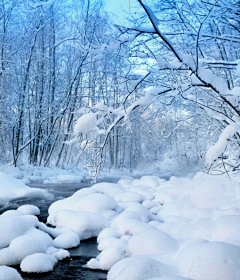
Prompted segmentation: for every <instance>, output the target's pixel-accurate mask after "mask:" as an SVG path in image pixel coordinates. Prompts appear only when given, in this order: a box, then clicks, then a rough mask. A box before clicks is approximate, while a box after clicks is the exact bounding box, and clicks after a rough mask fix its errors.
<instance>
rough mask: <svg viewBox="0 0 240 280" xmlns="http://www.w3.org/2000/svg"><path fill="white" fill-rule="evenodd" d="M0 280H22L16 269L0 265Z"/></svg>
mask: <svg viewBox="0 0 240 280" xmlns="http://www.w3.org/2000/svg"><path fill="white" fill-rule="evenodd" d="M0 276H1V280H22V277H21V275H20V274H19V273H18V272H17V270H16V269H14V268H12V267H8V266H5V265H0Z"/></svg>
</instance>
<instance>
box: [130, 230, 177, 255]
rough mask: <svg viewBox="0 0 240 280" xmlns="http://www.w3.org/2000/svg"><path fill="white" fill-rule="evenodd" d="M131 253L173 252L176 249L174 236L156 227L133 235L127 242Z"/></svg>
mask: <svg viewBox="0 0 240 280" xmlns="http://www.w3.org/2000/svg"><path fill="white" fill-rule="evenodd" d="M128 246H129V251H130V252H131V255H133V256H138V255H152V254H173V253H176V251H177V249H178V244H177V242H176V240H175V239H174V238H172V237H171V236H170V235H168V234H167V233H164V232H162V231H159V230H157V229H149V230H145V231H142V232H140V233H138V234H135V235H133V236H132V237H131V238H130V239H129V242H128Z"/></svg>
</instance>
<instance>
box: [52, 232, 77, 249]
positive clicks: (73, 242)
mask: <svg viewBox="0 0 240 280" xmlns="http://www.w3.org/2000/svg"><path fill="white" fill-rule="evenodd" d="M79 244H80V237H79V235H78V234H77V233H75V232H73V231H69V232H66V233H63V234H61V235H59V236H58V237H56V238H55V239H54V246H55V247H57V248H64V249H69V248H73V247H76V246H78V245H79Z"/></svg>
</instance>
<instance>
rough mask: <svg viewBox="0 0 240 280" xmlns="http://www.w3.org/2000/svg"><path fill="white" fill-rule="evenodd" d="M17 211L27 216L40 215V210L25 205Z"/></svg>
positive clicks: (33, 206)
mask: <svg viewBox="0 0 240 280" xmlns="http://www.w3.org/2000/svg"><path fill="white" fill-rule="evenodd" d="M17 210H18V211H20V212H22V213H24V214H26V215H35V216H38V215H40V210H39V208H38V207H37V206H35V205H23V206H20V207H18V209H17Z"/></svg>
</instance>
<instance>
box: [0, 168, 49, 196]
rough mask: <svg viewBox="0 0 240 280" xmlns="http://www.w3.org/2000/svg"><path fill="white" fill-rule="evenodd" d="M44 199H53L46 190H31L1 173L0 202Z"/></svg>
mask: <svg viewBox="0 0 240 280" xmlns="http://www.w3.org/2000/svg"><path fill="white" fill-rule="evenodd" d="M26 196H27V197H43V198H46V199H53V195H52V194H50V193H48V191H46V190H42V189H37V188H30V187H28V186H26V185H25V184H24V183H23V182H22V181H21V180H18V179H15V178H13V177H11V176H10V175H7V174H5V173H3V172H1V171H0V201H1V200H4V201H8V200H11V199H15V198H19V197H26Z"/></svg>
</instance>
